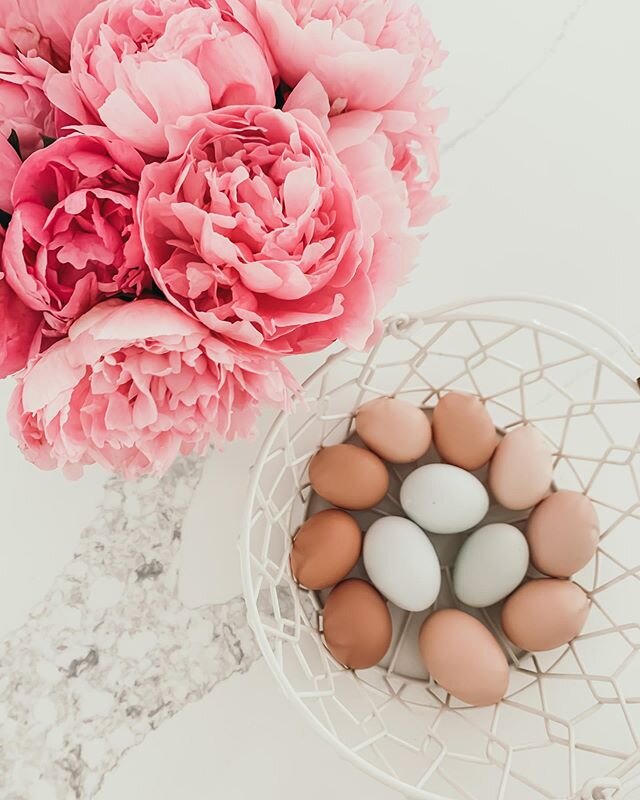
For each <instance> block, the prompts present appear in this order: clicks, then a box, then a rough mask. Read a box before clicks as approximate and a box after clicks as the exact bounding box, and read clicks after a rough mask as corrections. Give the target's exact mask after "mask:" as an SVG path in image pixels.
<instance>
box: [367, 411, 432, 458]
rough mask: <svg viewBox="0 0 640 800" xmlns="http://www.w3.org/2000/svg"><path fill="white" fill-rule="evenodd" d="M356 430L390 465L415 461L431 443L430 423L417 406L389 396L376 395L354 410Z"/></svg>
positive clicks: (368, 445)
mask: <svg viewBox="0 0 640 800" xmlns="http://www.w3.org/2000/svg"><path fill="white" fill-rule="evenodd" d="M356 433H357V434H358V436H359V437H360V438H361V439H362V441H363V442H364V443H365V444H366V445H367V447H369V448H370V449H371V450H373V452H374V453H377V454H378V455H379V456H380V457H381V458H384V459H386V460H387V461H390V462H391V463H392V464H409V463H410V462H412V461H417V460H418V459H419V458H422V456H423V455H424V454H425V453H426V452H427V450H428V449H429V446H430V445H431V423H430V422H429V418H428V417H427V415H426V414H425V412H424V411H423V410H422V409H421V408H418V407H417V406H413V405H411V403H407V402H405V401H404V400H397V399H396V398H393V397H378V398H376V399H375V400H370V401H369V402H368V403H365V404H364V405H363V406H361V407H360V408H359V409H358V412H357V414H356Z"/></svg>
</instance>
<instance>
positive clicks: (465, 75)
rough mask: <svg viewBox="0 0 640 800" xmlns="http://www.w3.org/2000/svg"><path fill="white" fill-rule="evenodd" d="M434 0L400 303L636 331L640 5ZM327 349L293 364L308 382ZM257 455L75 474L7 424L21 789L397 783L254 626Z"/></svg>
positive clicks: (16, 773) (1, 761)
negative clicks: (424, 144)
mask: <svg viewBox="0 0 640 800" xmlns="http://www.w3.org/2000/svg"><path fill="white" fill-rule="evenodd" d="M424 6H425V8H426V9H427V10H428V13H429V14H430V17H431V19H432V21H433V25H434V28H435V30H436V31H437V33H438V34H439V36H440V37H441V38H442V40H443V42H444V44H445V46H446V47H447V48H448V49H449V51H450V53H451V54H450V57H449V59H448V60H447V62H446V65H445V67H444V68H443V69H442V71H441V73H440V75H439V76H438V81H439V84H440V85H441V86H442V95H441V98H442V103H443V104H446V105H448V106H449V107H450V109H451V111H450V120H449V122H448V123H447V125H446V126H445V127H444V129H443V142H444V147H443V158H442V182H441V192H442V193H443V194H445V195H447V196H448V197H449V200H450V208H449V209H448V210H447V211H446V212H445V213H443V214H442V215H440V217H438V218H437V219H435V220H434V221H433V224H432V227H431V234H430V236H429V238H428V240H427V242H426V243H425V247H424V251H423V256H422V263H421V266H420V268H419V269H417V270H416V272H415V273H414V275H413V278H412V282H411V284H410V285H409V286H407V287H404V288H403V289H402V290H401V291H400V292H399V293H398V296H397V298H396V299H395V300H394V302H393V304H392V306H391V309H390V310H393V311H400V310H414V309H415V310H417V309H423V308H426V307H429V306H433V305H438V304H440V303H443V302H448V301H450V300H452V299H457V298H460V297H463V296H465V295H473V294H490V293H496V292H498V293H499V292H504V291H508V292H519V291H526V292H533V293H539V294H550V295H554V296H557V297H560V298H563V299H566V300H570V301H573V302H577V303H579V304H582V305H585V306H587V307H589V308H591V309H592V310H594V311H595V312H597V313H599V314H600V315H602V316H604V317H606V318H608V319H609V320H610V321H612V322H614V323H616V324H617V325H618V326H619V328H620V329H621V330H622V331H623V332H624V333H626V334H627V335H628V336H629V337H630V338H631V339H632V340H634V341H635V342H640V319H639V318H638V313H637V306H638V297H640V269H639V266H640V258H639V256H640V238H639V237H638V186H640V155H639V146H638V143H639V142H640V112H639V111H638V103H637V98H638V76H639V75H640V50H639V48H638V46H637V39H638V37H637V31H638V26H640V6H639V5H638V4H637V2H635V0H618V1H617V2H616V3H605V2H603V0H580V2H576V1H575V0H554V2H549V1H548V0H547V1H543V2H539V3H526V4H525V3H513V2H512V0H485V2H482V3H475V2H469V0H467V2H463V0H449V2H446V3H445V2H439V3H438V2H435V0H424ZM317 360H318V359H316V358H307V359H302V360H299V361H297V362H293V365H292V366H293V369H294V371H295V372H296V373H297V374H298V375H299V376H300V377H303V376H304V375H305V374H306V373H307V371H308V370H309V369H310V366H311V365H312V364H313V363H315V362H316V361H317ZM10 390H11V385H10V382H5V383H4V385H1V386H0V401H1V404H2V407H4V405H5V403H6V399H7V397H8V395H9V393H10ZM267 425H268V419H265V420H264V421H263V425H262V428H263V430H264V429H266V426H267ZM257 448H258V442H253V443H244V444H241V445H238V446H235V447H230V448H229V450H228V451H227V453H225V454H214V455H212V456H211V457H210V458H209V459H208V461H207V462H206V464H205V465H204V471H203V472H202V473H200V467H199V466H198V465H197V464H195V463H193V462H192V463H189V464H187V465H186V466H185V467H184V468H182V469H179V470H177V471H174V472H173V473H172V474H171V476H170V477H169V478H168V479H166V480H165V482H164V483H163V484H162V485H160V486H158V484H157V482H153V481H148V482H144V483H143V484H141V485H139V486H127V487H125V486H123V484H122V483H121V482H119V481H115V480H113V479H111V480H110V481H109V482H108V483H107V481H108V477H107V476H106V475H105V474H104V473H103V472H101V471H100V470H99V469H94V470H89V471H88V472H87V474H86V476H85V477H84V478H83V479H82V481H80V482H77V483H68V482H66V481H65V479H64V478H63V477H62V476H60V475H57V474H51V473H41V472H38V471H37V470H36V469H35V468H33V467H31V466H30V465H28V464H26V463H25V462H23V461H22V459H21V457H20V456H19V454H18V453H17V452H16V449H15V447H14V445H13V442H12V440H11V439H10V438H9V436H8V433H7V431H6V425H5V423H4V421H3V422H2V423H1V427H0V453H1V456H2V460H1V463H2V468H3V469H2V473H3V475H2V477H3V480H2V486H1V490H0V491H1V494H0V497H1V500H2V508H3V512H4V513H3V526H2V527H3V530H2V538H1V539H0V637H2V639H3V640H4V641H3V642H2V643H1V644H0V652H1V653H2V658H1V659H0V739H1V740H2V742H3V744H7V743H13V745H12V746H14V747H19V749H20V758H19V759H16V758H15V757H11V756H10V755H9V756H8V755H7V754H10V753H11V749H10V747H11V745H10V747H9V748H8V749H7V750H6V751H5V753H4V754H3V753H2V752H1V751H0V775H4V777H3V778H2V779H0V786H1V784H2V780H5V781H6V780H8V786H9V790H8V797H9V798H11V799H12V800H17V799H18V798H19V799H20V800H23V799H26V800H67V799H68V798H69V799H71V798H74V797H81V798H88V797H94V796H96V797H98V798H99V800H147V799H149V800H151V798H153V800H165V799H166V800H174V798H185V799H186V800H205V798H210V797H217V798H224V800H245V799H246V798H250V797H259V798H260V800H293V798H298V797H304V798H305V800H325V798H327V797H334V798H337V800H348V798H352V797H366V798H367V800H399V795H398V794H397V793H395V792H393V791H391V790H389V789H387V788H385V787H383V786H381V785H379V784H377V783H376V782H374V781H373V780H372V779H370V778H369V777H368V776H366V775H364V774H361V773H360V772H358V771H357V770H356V769H355V768H354V767H352V766H351V765H350V764H347V763H345V762H343V761H341V760H340V758H339V757H338V756H337V755H336V754H335V753H334V752H333V750H332V749H331V748H330V747H329V746H328V745H327V744H326V743H324V742H323V741H321V740H320V739H318V738H317V736H316V735H315V733H313V732H312V731H310V730H308V729H307V728H306V727H305V723H304V722H303V720H302V719H301V718H299V717H298V715H297V712H295V711H294V710H293V709H292V708H290V707H289V705H288V703H287V701H286V700H285V699H284V698H283V697H282V696H281V695H280V693H279V690H278V689H277V687H276V685H275V683H274V681H273V679H272V678H271V676H270V674H269V673H268V670H267V669H266V667H265V665H264V664H263V663H262V662H261V660H260V658H259V655H258V653H257V651H256V647H255V645H254V644H253V641H252V638H251V635H250V634H249V632H248V631H247V629H246V625H245V622H244V615H243V604H242V601H241V600H240V599H238V595H239V594H240V591H241V585H240V575H239V565H238V558H237V554H236V537H237V535H238V529H239V524H240V511H241V508H242V504H243V499H244V494H245V488H246V484H247V479H248V469H249V467H250V466H251V464H252V462H253V460H254V458H255V455H256V452H257ZM200 474H202V477H201V478H200ZM158 502H160V504H161V507H160V508H159V507H158ZM163 503H164V506H163V505H162V504H163ZM167 509H169V511H168V512H167V513H165V514H164V515H163V514H162V511H163V510H164V511H167ZM74 554H76V556H75V557H74ZM43 599H44V602H42V601H43ZM105 620H106V622H105ZM101 621H102V624H99V623H100V622H101ZM60 641H65V642H68V643H69V647H67V648H66V649H62V650H57V651H55V652H52V650H51V647H52V645H53V644H55V643H56V642H58V643H59V642H60ZM141 676H143V677H144V679H141ZM154 676H155V678H154ZM137 682H138V683H137ZM116 685H117V686H119V687H121V691H119V692H115V691H113V687H114V686H116ZM18 696H19V697H20V698H21V699H20V701H19V702H17V701H16V699H15V698H16V697H18ZM70 712H72V713H73V715H74V719H76V723H75V724H74V726H73V729H71V730H70V729H69V726H68V722H67V721H66V720H68V718H69V713H70ZM16 714H17V716H16ZM14 756H15V752H14ZM3 771H4V773H3ZM98 787H101V788H98ZM0 793H1V794H2V797H3V798H4V797H7V794H6V790H5V789H4V788H2V790H1V791H0ZM509 800H511V798H510V799H509ZM513 800H517V798H513Z"/></svg>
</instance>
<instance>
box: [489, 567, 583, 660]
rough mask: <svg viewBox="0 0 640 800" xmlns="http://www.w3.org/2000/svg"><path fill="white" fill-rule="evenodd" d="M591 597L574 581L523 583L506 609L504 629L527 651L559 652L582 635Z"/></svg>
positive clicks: (510, 598) (507, 603)
mask: <svg viewBox="0 0 640 800" xmlns="http://www.w3.org/2000/svg"><path fill="white" fill-rule="evenodd" d="M588 614H589V598H588V597H587V595H586V593H585V592H584V591H583V590H582V589H581V588H580V587H579V586H578V585H577V584H576V583H572V582H571V581H563V580H558V579H557V578H541V579H539V580H533V581H529V582H528V583H525V584H523V585H522V586H521V587H520V588H519V589H516V591H515V592H514V593H513V594H512V595H511V596H510V597H509V598H507V600H506V602H505V604H504V605H503V607H502V614H501V622H502V630H503V631H504V632H505V634H506V635H507V637H508V638H509V639H510V640H511V641H512V642H513V643H514V644H515V645H516V647H520V648H522V649H523V650H527V651H528V652H532V653H536V652H542V651H544V650H555V648H556V647H561V646H562V645H563V644H568V643H569V642H570V641H571V640H572V639H575V637H576V636H577V635H578V634H579V633H580V631H581V630H582V628H583V626H584V624H585V622H586V621H587V616H588Z"/></svg>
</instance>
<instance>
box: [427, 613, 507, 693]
mask: <svg viewBox="0 0 640 800" xmlns="http://www.w3.org/2000/svg"><path fill="white" fill-rule="evenodd" d="M419 647H420V655H421V656H422V660H423V662H424V665H425V667H426V668H427V670H428V671H429V673H430V675H431V677H432V678H433V679H434V680H435V681H436V682H437V683H438V684H439V685H440V686H441V687H442V688H443V689H445V690H446V691H447V692H449V693H450V694H452V695H453V696H454V697H457V698H458V700H462V702H463V703H468V704H469V705H472V706H490V705H493V704H494V703H498V702H500V700H502V698H503V697H504V696H505V694H506V692H507V688H508V686H509V664H508V662H507V659H506V657H505V655H504V653H503V652H502V650H501V648H500V645H499V644H498V642H497V641H496V639H495V638H494V636H493V634H492V633H491V632H490V631H489V630H488V629H487V628H485V626H484V625H483V624H482V623H481V622H480V621H479V620H477V619H476V618H475V617H472V616H471V615H470V614H465V612H464V611H459V610H458V609H456V608H446V609H441V610H440V611H436V612H435V613H433V614H431V616H429V617H427V619H426V620H425V621H424V623H423V625H422V628H421V629H420V637H419Z"/></svg>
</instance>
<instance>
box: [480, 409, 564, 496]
mask: <svg viewBox="0 0 640 800" xmlns="http://www.w3.org/2000/svg"><path fill="white" fill-rule="evenodd" d="M552 478H553V453H552V450H551V447H550V445H549V444H548V442H547V440H546V439H545V438H544V436H543V435H542V434H541V433H540V432H539V431H538V430H536V428H534V427H533V426H532V425H523V426H522V427H521V428H516V429H515V430H512V431H509V433H507V435H506V436H505V437H504V438H503V439H502V441H501V442H500V444H499V445H498V448H497V450H496V452H495V453H494V455H493V458H492V459H491V466H490V468H489V487H490V489H491V491H492V492H493V496H494V497H495V499H496V500H497V501H498V503H500V505H501V506H504V507H505V508H509V509H511V510H513V511H523V510H524V509H526V508H531V506H535V505H536V503H539V502H540V501H541V500H542V498H543V497H544V496H545V495H546V494H548V492H549V489H550V488H551V480H552Z"/></svg>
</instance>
